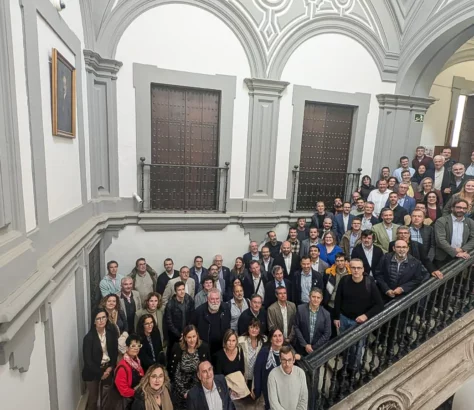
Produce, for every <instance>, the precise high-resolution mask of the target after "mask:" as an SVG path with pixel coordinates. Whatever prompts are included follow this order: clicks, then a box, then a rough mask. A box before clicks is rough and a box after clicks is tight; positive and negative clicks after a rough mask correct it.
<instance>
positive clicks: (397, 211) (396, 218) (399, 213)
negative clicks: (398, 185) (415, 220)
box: [379, 192, 408, 225]
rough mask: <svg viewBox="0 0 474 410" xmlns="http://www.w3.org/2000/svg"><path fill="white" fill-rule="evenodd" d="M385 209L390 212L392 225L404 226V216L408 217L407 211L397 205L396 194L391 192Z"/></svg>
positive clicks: (380, 217)
mask: <svg viewBox="0 0 474 410" xmlns="http://www.w3.org/2000/svg"><path fill="white" fill-rule="evenodd" d="M385 207H386V208H389V209H391V210H392V212H393V223H394V224H396V225H405V216H407V215H408V211H407V210H406V209H405V208H404V207H403V206H400V205H399V204H398V194H397V193H396V192H391V193H390V194H389V196H388V200H387V203H386V204H385ZM379 222H382V212H381V213H380V216H379Z"/></svg>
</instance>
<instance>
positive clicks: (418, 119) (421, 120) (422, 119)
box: [415, 114, 425, 122]
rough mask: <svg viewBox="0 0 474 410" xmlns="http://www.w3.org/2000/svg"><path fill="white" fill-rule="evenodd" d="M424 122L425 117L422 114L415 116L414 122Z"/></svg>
mask: <svg viewBox="0 0 474 410" xmlns="http://www.w3.org/2000/svg"><path fill="white" fill-rule="evenodd" d="M423 121H425V116H424V115H423V114H415V122H423Z"/></svg>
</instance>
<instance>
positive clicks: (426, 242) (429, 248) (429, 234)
mask: <svg viewBox="0 0 474 410" xmlns="http://www.w3.org/2000/svg"><path fill="white" fill-rule="evenodd" d="M420 235H421V238H422V240H423V243H422V244H421V246H423V249H424V250H425V252H426V255H427V256H428V258H430V260H433V258H434V253H435V249H436V240H435V234H434V228H433V226H431V225H424V224H423V225H422V227H421V228H420Z"/></svg>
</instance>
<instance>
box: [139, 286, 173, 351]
mask: <svg viewBox="0 0 474 410" xmlns="http://www.w3.org/2000/svg"><path fill="white" fill-rule="evenodd" d="M144 306H145V307H144V308H143V309H140V310H138V311H137V313H135V329H137V324H138V320H139V319H140V317H141V316H143V315H144V314H147V313H148V314H150V315H153V317H154V318H155V323H156V325H157V326H158V330H159V331H160V335H161V337H162V339H161V341H162V342H163V345H164V346H166V343H165V340H164V333H163V316H164V314H165V309H164V307H163V303H162V299H161V295H160V294H159V293H157V292H150V293H149V294H148V296H147V297H146V299H145V304H144Z"/></svg>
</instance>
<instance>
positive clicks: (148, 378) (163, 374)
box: [132, 364, 173, 410]
mask: <svg viewBox="0 0 474 410" xmlns="http://www.w3.org/2000/svg"><path fill="white" fill-rule="evenodd" d="M132 410H173V403H172V402H171V396H170V379H169V377H168V372H167V371H166V369H165V367H164V366H163V365H161V364H154V365H153V366H151V367H150V368H149V369H148V370H147V372H146V373H145V376H143V377H142V379H141V380H140V383H139V384H138V386H137V389H136V391H135V400H134V402H133V405H132Z"/></svg>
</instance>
